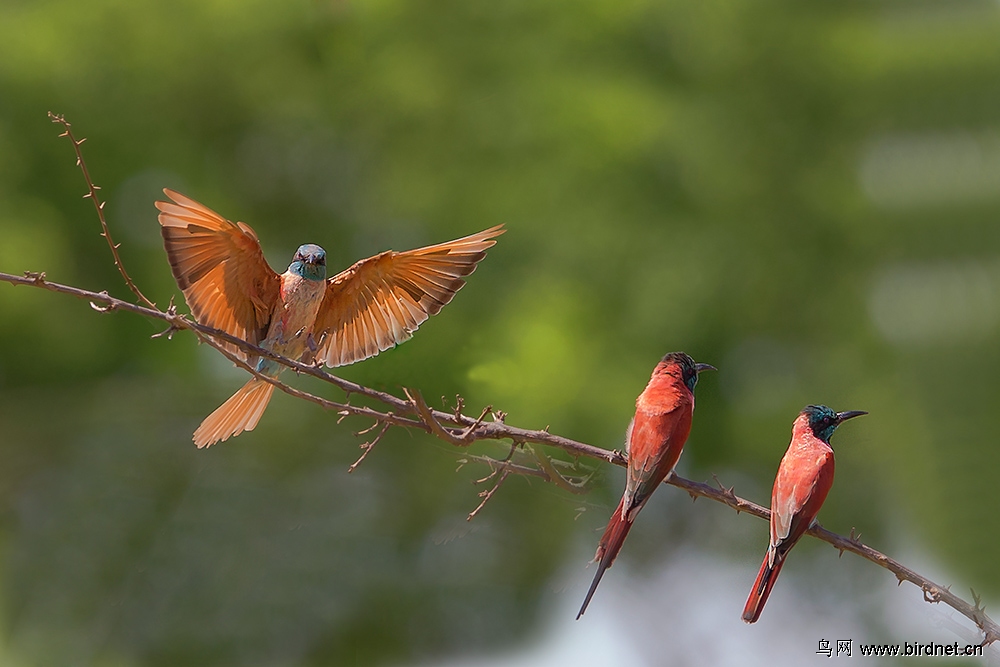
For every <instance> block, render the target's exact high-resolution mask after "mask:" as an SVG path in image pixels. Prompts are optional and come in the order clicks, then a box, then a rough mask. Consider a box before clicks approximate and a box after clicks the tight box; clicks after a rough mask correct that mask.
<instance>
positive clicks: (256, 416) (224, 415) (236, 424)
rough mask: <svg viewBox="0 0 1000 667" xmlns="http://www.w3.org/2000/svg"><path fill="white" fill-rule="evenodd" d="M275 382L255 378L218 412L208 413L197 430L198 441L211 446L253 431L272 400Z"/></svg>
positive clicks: (200, 443)
mask: <svg viewBox="0 0 1000 667" xmlns="http://www.w3.org/2000/svg"><path fill="white" fill-rule="evenodd" d="M273 391H274V385H273V384H270V383H268V382H265V381H264V380H261V379H259V378H253V379H252V380H250V381H249V382H247V383H246V384H245V385H243V387H242V388H240V390H239V391H237V392H236V393H235V394H233V395H232V396H231V397H230V398H229V400H228V401H226V402H225V403H223V404H222V405H220V406H219V407H218V408H217V409H216V410H215V412H213V413H212V414H210V415H209V416H207V417H205V421H203V422H202V423H201V426H199V427H198V430H196V431H195V432H194V444H196V445H198V447H208V446H209V445H214V444H215V443H217V442H220V441H222V440H226V439H227V438H229V437H231V436H234V435H238V434H240V433H242V432H243V431H252V430H253V429H254V427H255V426H256V425H257V422H258V421H259V420H260V416H261V415H262V414H264V408H266V407H267V404H268V402H269V401H270V400H271V393H272V392H273Z"/></svg>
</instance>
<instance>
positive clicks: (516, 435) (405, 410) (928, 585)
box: [0, 272, 1000, 645]
mask: <svg viewBox="0 0 1000 667" xmlns="http://www.w3.org/2000/svg"><path fill="white" fill-rule="evenodd" d="M0 282H7V283H10V284H12V285H25V286H29V287H36V288H40V289H45V290H49V291H52V292H58V293H60V294H67V295H70V296H74V297H76V298H79V299H83V300H85V301H89V302H92V303H95V304H100V305H102V306H105V308H104V309H103V311H104V312H110V311H112V310H121V311H128V312H132V313H135V314H137V315H142V316H144V317H149V318H152V319H158V320H161V321H163V322H166V323H167V324H169V325H171V326H172V327H173V328H174V329H175V330H181V329H186V330H189V331H192V332H194V333H195V334H196V335H197V336H198V337H199V339H201V340H204V341H205V342H207V343H208V344H209V345H212V346H213V347H215V348H216V349H217V350H219V352H221V353H222V354H224V355H226V357H227V358H228V359H229V360H230V361H232V362H233V363H234V364H236V365H237V366H239V367H240V368H242V369H243V370H245V371H247V372H248V373H251V374H253V375H254V376H256V377H259V378H261V379H262V380H264V381H266V382H269V383H271V384H273V385H274V386H275V387H277V388H278V389H280V390H281V391H284V392H285V393H287V394H290V395H292V396H296V397H298V398H302V399H304V400H308V401H311V402H313V403H316V404H317V405H320V406H321V407H323V408H326V409H332V410H335V411H336V412H337V413H338V414H339V415H341V416H346V415H354V416H361V417H368V418H371V419H375V420H378V421H381V422H382V423H383V424H391V425H393V426H405V427H408V428H417V429H420V430H422V431H426V432H428V433H432V434H434V435H438V434H437V433H435V431H434V426H432V424H436V425H437V426H438V428H440V429H441V431H443V432H445V433H446V436H445V437H444V438H442V439H444V440H445V441H446V442H449V443H452V444H455V442H454V441H456V440H458V444H459V445H460V446H463V447H465V446H468V445H469V444H471V443H472V442H473V441H476V440H510V441H511V442H512V443H513V442H520V443H535V444H540V445H548V446H551V447H557V448H559V449H562V450H564V451H566V452H569V453H571V454H573V455H575V456H585V457H588V458H592V459H597V460H602V461H607V462H608V463H612V464H614V465H618V466H625V465H626V464H627V459H626V457H625V456H624V455H623V454H622V453H621V452H619V451H612V450H607V449H602V448H600V447H595V446H593V445H589V444H586V443H582V442H578V441H576V440H571V439H569V438H564V437H562V436H559V435H555V434H552V433H549V432H548V431H541V430H530V429H523V428H517V427H515V426H509V425H507V424H504V423H501V422H482V421H480V420H478V419H475V418H472V417H469V416H468V415H463V414H462V413H460V412H458V413H447V412H441V411H439V410H431V409H429V408H427V405H426V403H423V408H422V409H424V410H426V413H425V414H424V415H422V414H421V413H420V410H421V407H420V405H419V404H420V402H421V401H422V398H420V399H419V400H417V398H418V397H419V393H418V392H411V395H410V400H404V399H401V398H398V397H396V396H393V395H392V394H389V393H387V392H382V391H377V390H374V389H370V388H368V387H365V386H362V385H359V384H356V383H353V382H350V381H347V380H344V379H343V378H339V377H337V376H335V375H331V374H329V373H326V372H325V371H322V370H320V369H318V368H316V367H313V366H307V365H305V364H301V363H299V362H297V361H295V360H293V359H288V358H286V357H282V356H281V355H277V354H274V353H273V352H271V351H269V350H265V349H264V348H261V347H258V346H256V345H253V344H251V343H248V342H246V341H244V340H241V339H239V338H236V337H235V336H231V335H229V334H227V333H226V332H224V331H219V330H218V329H213V328H211V327H206V326H203V325H201V324H198V323H197V322H194V321H192V320H190V319H188V318H186V317H184V316H183V315H178V314H176V313H173V314H171V313H166V312H163V311H160V310H157V309H155V308H146V307H144V306H139V305H137V304H133V303H129V302H127V301H122V300H121V299H116V298H115V297H112V296H109V295H108V294H107V293H106V292H92V291H90V290H85V289H81V288H79V287H72V286H69V285H61V284H59V283H54V282H51V281H49V280H47V279H46V278H45V274H44V273H40V272H39V273H33V272H28V273H26V274H25V275H23V276H15V275H11V274H8V273H0ZM107 307H111V308H107ZM220 341H221V342H225V343H230V344H232V345H235V346H236V347H238V348H240V349H242V350H243V351H245V352H247V353H249V354H251V355H257V356H263V357H267V358H268V359H271V360H273V361H276V362H278V363H279V364H281V365H283V366H286V367H288V368H291V369H292V370H295V371H298V372H300V373H304V374H306V375H312V376H313V377H316V378H319V379H320V380H323V381H325V382H328V383H330V384H332V385H335V386H337V387H339V388H341V389H342V390H344V391H346V392H350V393H356V394H359V395H363V396H366V397H369V398H372V399H374V400H377V401H379V402H381V403H382V404H383V405H386V406H388V407H389V408H390V410H389V411H387V412H380V411H378V410H375V409H373V408H369V407H365V406H356V405H351V404H349V403H337V402H335V401H330V400H327V399H325V398H321V397H319V396H314V395H312V394H309V393H307V392H304V391H301V390H298V389H295V388H293V387H290V386H288V385H286V384H285V383H283V382H281V381H280V380H276V379H274V378H270V377H267V376H264V375H261V374H259V373H257V372H256V371H255V370H254V369H253V368H251V367H250V366H249V365H247V364H246V362H244V361H243V360H242V359H240V358H239V357H238V356H236V355H235V354H233V353H231V352H229V350H227V349H225V348H224V347H223V346H222V344H221V342H220ZM406 415H409V416H410V417H407V416H406ZM426 415H430V416H431V417H432V418H433V419H432V421H430V423H428V421H426V419H425V418H426ZM442 423H448V424H452V425H454V426H456V427H460V428H461V429H462V430H461V431H460V432H459V433H458V434H456V433H454V432H452V431H447V430H445V428H444V427H443V426H441V424H442ZM439 437H440V436H439ZM508 465H509V463H508ZM509 473H510V470H508V471H507V472H506V473H501V475H502V479H506V477H507V475H508V474H509ZM665 483H666V484H670V485H672V486H676V487H678V488H680V489H682V490H684V491H686V492H688V493H689V494H691V496H692V497H702V498H709V499H711V500H715V501H717V502H720V503H723V504H724V505H727V506H729V507H731V508H733V509H734V510H736V511H737V512H746V513H747V514H751V515H753V516H756V517H758V518H761V519H765V520H769V519H770V516H771V513H770V510H768V509H767V508H766V507H762V506H760V505H757V504H756V503H753V502H750V501H749V500H745V499H743V498H740V497H739V496H737V495H736V494H735V493H734V492H733V490H732V489H725V488H724V487H723V488H717V487H715V486H712V485H709V484H704V483H701V482H694V481H691V480H689V479H685V478H683V477H680V476H679V475H676V474H672V475H670V476H669V477H668V478H667V479H666V480H665ZM718 484H719V486H720V487H722V484H721V482H719V483H718ZM499 486H500V480H498V483H497V485H496V486H494V487H493V488H492V489H491V490H490V491H489V492H486V496H485V497H484V502H482V503H480V507H478V508H477V509H476V510H475V511H473V513H472V516H475V514H476V513H477V512H478V511H479V510H480V509H482V506H483V505H485V502H486V501H488V500H489V498H491V497H492V496H493V494H494V493H496V490H497V488H499ZM808 532H809V534H810V535H812V536H814V537H817V538H819V539H821V540H823V541H824V542H827V543H829V544H831V545H833V546H834V547H835V548H836V549H839V550H841V551H850V552H851V553H853V554H857V555H858V556H861V557H862V558H864V559H866V560H868V561H871V562H872V563H875V564H876V565H878V566H879V567H883V568H885V569H887V570H889V571H890V572H892V573H893V574H894V575H896V577H897V578H898V579H900V580H901V581H909V582H911V583H913V584H914V585H916V586H918V587H919V588H920V589H921V590H923V591H925V592H927V594H928V595H929V596H931V598H932V599H934V600H935V601H939V602H943V603H944V604H946V605H948V606H950V607H952V608H953V609H955V610H956V611H958V612H959V613H961V614H962V615H963V616H965V617H966V618H968V619H969V620H971V621H972V622H973V623H975V624H976V626H977V627H978V628H979V629H980V630H981V631H982V632H983V644H984V645H985V644H990V643H992V642H995V641H997V640H998V639H1000V625H997V623H996V622H995V621H994V620H993V619H991V618H990V617H989V616H987V615H986V613H985V612H984V611H983V610H982V609H981V608H980V607H978V606H974V605H970V604H969V603H967V602H965V601H964V600H962V599H961V598H960V597H958V596H957V595H955V594H954V593H952V592H950V591H948V590H947V589H946V588H944V587H943V586H940V585H938V584H936V583H934V582H933V581H931V580H930V579H928V578H926V577H923V576H921V575H919V574H917V573H916V572H914V571H912V570H910V569H909V568H907V567H905V566H904V565H902V564H900V563H899V562H897V561H895V560H893V559H892V558H889V557H888V556H886V555H885V554H883V553H881V552H879V551H876V550H875V549H872V548H871V547H869V546H867V545H864V544H862V543H861V542H859V541H858V540H856V539H852V538H848V537H844V536H842V535H838V534H836V533H833V532H831V531H828V530H826V529H825V528H823V527H821V526H819V525H814V526H813V527H812V528H810V529H809V531H808Z"/></svg>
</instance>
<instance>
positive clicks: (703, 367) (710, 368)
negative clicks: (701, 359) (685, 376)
mask: <svg viewBox="0 0 1000 667" xmlns="http://www.w3.org/2000/svg"><path fill="white" fill-rule="evenodd" d="M694 369H695V370H696V371H697V372H699V373H700V372H702V371H717V370H719V369H718V368H716V367H715V366H713V365H712V364H695V365H694Z"/></svg>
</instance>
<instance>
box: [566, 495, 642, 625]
mask: <svg viewBox="0 0 1000 667" xmlns="http://www.w3.org/2000/svg"><path fill="white" fill-rule="evenodd" d="M624 502H625V498H622V499H621V500H620V501H619V502H618V508H617V509H616V510H615V513H614V514H612V515H611V519H610V520H609V521H608V527H607V528H605V529H604V535H602V536H601V541H600V542H598V543H597V554H596V555H595V556H594V560H595V561H597V572H596V573H595V574H594V581H593V582H592V583H591V584H590V590H589V591H587V597H586V598H585V599H584V601H583V606H582V607H580V613H579V614H577V615H576V619H577V620H580V617H581V616H583V612H585V611H587V605H589V604H590V599H591V598H592V597H594V591H596V590H597V585H598V584H599V583H601V577H603V576H604V571H605V570H607V569H608V568H609V567H611V564H612V563H614V562H615V557H617V556H618V552H619V551H621V548H622V544H624V543H625V537H626V536H628V531H629V529H630V528H631V527H632V521H630V520H627V519H626V518H624V517H622V503H624ZM629 519H631V517H629Z"/></svg>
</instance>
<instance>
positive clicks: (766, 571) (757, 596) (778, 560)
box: [743, 553, 785, 623]
mask: <svg viewBox="0 0 1000 667" xmlns="http://www.w3.org/2000/svg"><path fill="white" fill-rule="evenodd" d="M769 555H770V553H768V554H765V555H764V562H763V563H761V565H760V572H759V573H758V574H757V580H756V581H754V582H753V588H752V589H750V597H748V598H747V604H746V606H745V607H744V608H743V620H744V621H746V622H747V623H756V622H757V619H758V618H760V613H761V612H762V611H764V603H765V602H767V596H768V595H770V594H771V589H772V588H773V587H774V582H775V581H777V580H778V573H779V572H781V566H782V565H784V564H785V559H784V558H783V557H782V556H779V555H777V554H776V555H775V558H774V565H771V563H770V560H771V559H770V558H769V557H768V556H769Z"/></svg>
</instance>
